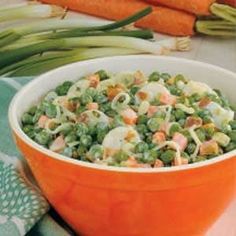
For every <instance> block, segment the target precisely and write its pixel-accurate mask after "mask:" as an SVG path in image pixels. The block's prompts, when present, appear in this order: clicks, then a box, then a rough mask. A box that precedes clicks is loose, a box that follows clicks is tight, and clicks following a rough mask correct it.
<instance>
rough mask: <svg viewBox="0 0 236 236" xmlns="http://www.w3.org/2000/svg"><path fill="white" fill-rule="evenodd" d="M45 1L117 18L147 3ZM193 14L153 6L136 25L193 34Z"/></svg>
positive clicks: (180, 34)
mask: <svg viewBox="0 0 236 236" xmlns="http://www.w3.org/2000/svg"><path fill="white" fill-rule="evenodd" d="M42 1H43V2H46V3H51V4H57V5H61V6H64V7H68V8H69V9H71V10H75V11H79V12H83V13H87V14H90V15H95V16H99V17H104V18H107V19H111V20H119V19H122V18H124V17H127V16H129V15H132V14H133V13H134V12H137V11H139V10H141V9H143V8H145V7H147V6H148V5H149V4H147V3H145V2H143V1H140V0H94V1H89V0H42ZM195 20H196V18H195V16H194V15H192V14H188V13H185V12H182V11H177V10H173V9H169V8H166V7H153V12H152V13H151V14H150V15H148V16H146V17H144V18H143V19H141V20H140V21H138V22H137V23H136V26H139V27H143V28H150V29H152V30H154V31H157V32H161V33H165V34H170V35H176V36H186V35H193V34H194V23H195Z"/></svg>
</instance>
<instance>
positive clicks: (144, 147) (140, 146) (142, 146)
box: [134, 142, 149, 153]
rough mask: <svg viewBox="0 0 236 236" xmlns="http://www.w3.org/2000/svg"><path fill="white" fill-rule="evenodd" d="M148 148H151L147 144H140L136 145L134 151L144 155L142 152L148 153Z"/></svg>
mask: <svg viewBox="0 0 236 236" xmlns="http://www.w3.org/2000/svg"><path fill="white" fill-rule="evenodd" d="M148 148H149V146H148V144H147V143H145V142H139V143H137V144H136V145H135V148H134V150H135V152H136V153H142V152H145V151H148Z"/></svg>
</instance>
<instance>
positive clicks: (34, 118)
mask: <svg viewBox="0 0 236 236" xmlns="http://www.w3.org/2000/svg"><path fill="white" fill-rule="evenodd" d="M43 114H44V112H43V111H42V110H40V109H37V111H36V112H35V114H34V116H33V123H34V124H35V123H36V122H37V121H38V120H39V118H40V116H41V115H43Z"/></svg>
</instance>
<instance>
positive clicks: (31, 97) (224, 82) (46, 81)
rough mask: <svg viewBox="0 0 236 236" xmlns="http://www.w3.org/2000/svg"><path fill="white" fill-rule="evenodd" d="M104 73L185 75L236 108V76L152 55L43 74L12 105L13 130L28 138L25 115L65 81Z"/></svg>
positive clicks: (79, 64)
mask: <svg viewBox="0 0 236 236" xmlns="http://www.w3.org/2000/svg"><path fill="white" fill-rule="evenodd" d="M100 69H105V70H107V71H109V72H114V73H115V72H120V71H135V70H142V71H143V72H144V73H145V74H146V75H149V74H150V73H151V72H153V71H155V70H156V71H159V72H167V73H170V74H171V75H176V74H183V75H184V76H186V77H187V78H189V79H192V80H196V81H201V82H205V83H207V84H208V85H209V86H211V87H212V88H216V89H220V90H221V91H222V92H223V93H224V94H225V95H226V97H227V98H228V99H229V100H230V102H231V103H232V104H236V95H235V85H236V74H235V73H233V72H230V71H228V70H225V69H222V68H220V67H216V66H213V65H209V64H206V63H201V62H196V61H191V60H186V59H181V58H174V57H159V56H148V55H142V56H140V55H139V56H136V55H135V56H118V57H108V58H101V59H94V60H88V61H84V62H77V63H73V64H70V65H67V66H63V67H61V68H58V69H56V70H53V71H50V72H48V73H46V74H43V75H41V76H39V77H38V78H37V79H35V80H33V81H32V82H30V83H29V84H27V85H26V86H25V87H24V88H23V89H22V90H21V91H20V92H18V94H17V95H16V96H15V97H14V99H13V101H12V103H11V106H10V109H9V120H10V125H11V127H12V129H13V130H14V131H15V132H17V133H18V134H19V135H21V136H22V135H23V137H26V136H25V135H24V133H23V131H21V129H20V118H21V116H22V114H23V112H25V111H27V110H28V108H29V107H30V106H32V105H33V104H36V103H37V102H39V100H40V99H41V98H42V97H43V96H44V95H45V94H46V93H47V92H48V91H50V90H51V89H54V88H55V87H56V86H57V85H59V84H60V83H62V82H64V81H65V80H70V81H75V80H78V79H79V78H80V77H82V76H84V75H87V74H89V73H93V72H95V71H98V70H100ZM31 144H32V142H31ZM233 152H236V151H233ZM226 155H227V154H226Z"/></svg>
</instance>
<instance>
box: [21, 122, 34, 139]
mask: <svg viewBox="0 0 236 236" xmlns="http://www.w3.org/2000/svg"><path fill="white" fill-rule="evenodd" d="M22 129H23V131H24V132H25V134H26V135H27V136H29V137H30V138H34V136H35V131H34V126H33V125H25V126H23V127H22Z"/></svg>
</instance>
